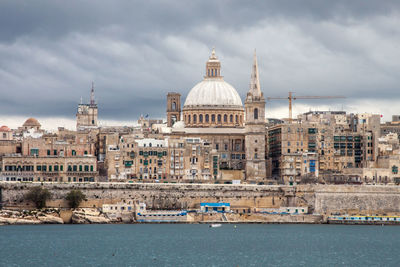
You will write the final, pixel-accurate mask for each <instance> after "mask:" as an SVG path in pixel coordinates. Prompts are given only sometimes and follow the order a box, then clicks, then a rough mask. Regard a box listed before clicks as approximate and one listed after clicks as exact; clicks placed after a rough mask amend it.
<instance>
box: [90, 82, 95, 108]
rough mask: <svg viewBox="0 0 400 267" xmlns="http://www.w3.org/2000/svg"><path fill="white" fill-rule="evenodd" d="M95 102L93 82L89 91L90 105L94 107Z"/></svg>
mask: <svg viewBox="0 0 400 267" xmlns="http://www.w3.org/2000/svg"><path fill="white" fill-rule="evenodd" d="M95 104H96V102H95V100H94V82H92V89H91V90H90V105H95Z"/></svg>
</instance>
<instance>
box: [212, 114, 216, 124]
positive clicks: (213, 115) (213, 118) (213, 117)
mask: <svg viewBox="0 0 400 267" xmlns="http://www.w3.org/2000/svg"><path fill="white" fill-rule="evenodd" d="M211 121H212V122H215V114H212V115H211Z"/></svg>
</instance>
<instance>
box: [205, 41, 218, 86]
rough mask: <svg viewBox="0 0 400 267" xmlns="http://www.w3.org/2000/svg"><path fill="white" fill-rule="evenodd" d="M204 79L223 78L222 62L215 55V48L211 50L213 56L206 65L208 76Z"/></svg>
mask: <svg viewBox="0 0 400 267" xmlns="http://www.w3.org/2000/svg"><path fill="white" fill-rule="evenodd" d="M204 78H206V79H207V78H222V76H221V62H220V61H219V60H218V57H217V56H216V55H215V48H214V47H213V49H212V50H211V56H210V58H209V59H208V61H207V63H206V76H204Z"/></svg>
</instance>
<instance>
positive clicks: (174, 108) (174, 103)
mask: <svg viewBox="0 0 400 267" xmlns="http://www.w3.org/2000/svg"><path fill="white" fill-rule="evenodd" d="M172 110H176V102H172Z"/></svg>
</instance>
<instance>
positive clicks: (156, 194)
mask: <svg viewBox="0 0 400 267" xmlns="http://www.w3.org/2000/svg"><path fill="white" fill-rule="evenodd" d="M38 185H42V184H41V183H19V182H16V183H10V182H0V188H1V193H0V195H1V198H2V199H1V203H2V205H3V206H4V207H18V208H25V207H29V205H30V204H29V203H26V202H25V201H24V195H25V194H26V193H27V192H28V191H29V189H30V188H31V187H33V186H38ZM43 186H44V187H46V188H48V189H49V190H50V191H51V193H52V199H51V200H50V201H48V203H47V204H48V206H49V207H61V208H63V207H68V204H67V203H66V201H65V196H66V194H67V193H68V192H69V191H70V190H72V189H80V190H82V191H83V192H84V194H85V195H86V197H87V201H85V202H84V203H82V205H81V206H82V207H101V206H102V204H111V203H117V202H119V201H121V200H122V199H133V200H137V201H142V202H146V204H147V205H148V207H149V208H153V209H197V208H199V205H200V202H219V201H224V202H229V203H231V206H232V207H238V208H240V207H243V208H272V207H280V206H308V207H309V210H310V211H311V212H314V213H317V214H330V213H336V212H340V213H354V214H355V213H360V214H361V213H369V214H373V213H377V214H391V213H398V214H400V186H395V185H392V186H384V185H382V186H378V185H376V186H372V185H365V186H364V185H363V186H360V185H299V186H271V185H213V184H212V185H211V184H210V185H208V184H129V183H93V184H92V183H90V184H67V183H65V184H62V183H43Z"/></svg>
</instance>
